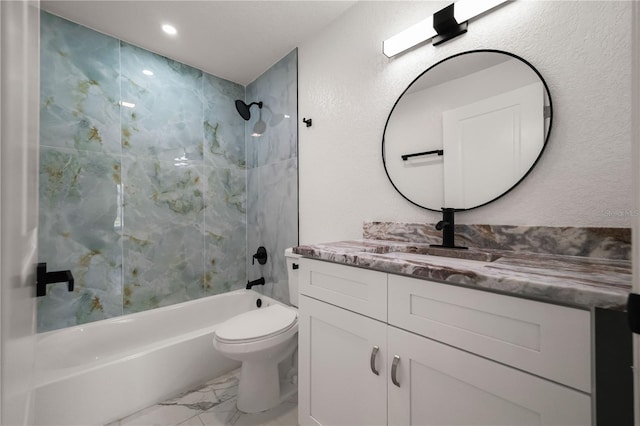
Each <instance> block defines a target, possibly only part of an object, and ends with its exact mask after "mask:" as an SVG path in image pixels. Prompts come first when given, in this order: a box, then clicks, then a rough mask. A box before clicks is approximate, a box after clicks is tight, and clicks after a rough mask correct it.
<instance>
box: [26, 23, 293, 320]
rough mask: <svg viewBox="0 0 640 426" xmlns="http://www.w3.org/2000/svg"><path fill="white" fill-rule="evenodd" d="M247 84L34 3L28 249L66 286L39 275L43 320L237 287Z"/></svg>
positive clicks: (89, 316) (90, 316) (242, 251)
mask: <svg viewBox="0 0 640 426" xmlns="http://www.w3.org/2000/svg"><path fill="white" fill-rule="evenodd" d="M143 70H150V71H152V72H153V75H152V76H149V75H146V74H143V72H142V71H143ZM244 97H245V89H244V87H242V86H240V85H238V84H235V83H232V82H230V81H227V80H222V79H220V78H218V77H215V76H212V75H208V74H206V73H204V72H202V71H200V70H198V69H195V68H192V67H189V66H187V65H184V64H181V63H179V62H176V61H173V60H170V59H167V58H165V57H162V56H159V55H156V54H154V53H151V52H149V51H146V50H144V49H140V48H138V47H135V46H132V45H129V44H127V43H124V42H122V41H119V40H117V39H115V38H112V37H109V36H106V35H104V34H101V33H98V32H95V31H93V30H90V29H88V28H85V27H82V26H80V25H77V24H74V23H71V22H69V21H66V20H64V19H61V18H58V17H56V16H53V15H51V14H48V13H46V12H42V17H41V109H40V113H41V118H40V123H41V124H40V130H41V135H40V141H41V142H40V143H41V158H40V163H41V164H40V226H39V254H38V257H39V261H40V262H47V264H48V269H49V270H59V269H71V271H72V272H73V274H74V277H75V290H74V291H73V292H67V291H66V285H65V284H55V285H51V286H49V289H48V292H47V296H45V297H42V298H40V299H39V300H38V331H39V332H42V331H47V330H52V329H57V328H62V327H68V326H72V325H76V324H82V323H86V322H89V321H95V320H100V319H105V318H110V317H114V316H118V315H122V314H127V313H132V312H138V311H143V310H146V309H152V308H156V307H160V306H165V305H169V304H173V303H178V302H183V301H186V300H191V299H195V298H198V297H202V296H207V295H211V294H217V293H222V292H226V291H230V290H235V289H238V288H241V287H243V286H244V283H245V282H246V266H245V257H246V250H247V249H246V204H247V198H246V193H247V192H246V173H247V170H246V160H245V159H246V153H245V135H244V128H245V123H244V120H242V118H241V117H240V116H239V115H238V114H237V112H236V111H235V108H234V105H233V102H234V100H235V99H243V98H244ZM121 101H123V102H128V103H131V104H135V107H133V108H128V107H124V106H121V105H120V102H121ZM296 230H297V227H296Z"/></svg>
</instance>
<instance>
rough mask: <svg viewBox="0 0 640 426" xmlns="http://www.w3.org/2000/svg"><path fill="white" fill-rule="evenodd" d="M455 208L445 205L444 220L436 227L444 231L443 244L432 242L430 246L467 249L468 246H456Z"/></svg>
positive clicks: (443, 209)
mask: <svg viewBox="0 0 640 426" xmlns="http://www.w3.org/2000/svg"><path fill="white" fill-rule="evenodd" d="M454 213H455V209H452V208H447V207H443V208H442V220H441V221H440V222H438V223H436V229H437V230H438V231H442V244H430V247H439V248H448V249H460V250H465V249H467V248H468V247H462V246H456V242H455V233H454V231H455V226H456V225H455V220H454Z"/></svg>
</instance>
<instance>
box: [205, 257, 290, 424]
mask: <svg viewBox="0 0 640 426" xmlns="http://www.w3.org/2000/svg"><path fill="white" fill-rule="evenodd" d="M299 257H300V256H299V255H296V254H293V253H292V252H291V249H287V250H286V251H285V259H286V262H287V271H288V274H287V275H288V284H289V300H290V302H291V303H292V304H295V305H297V301H298V280H297V272H298V270H297V266H294V263H295V260H296V259H297V258H299ZM213 346H214V347H215V348H216V349H217V350H218V351H219V352H220V353H221V354H223V355H224V356H226V357H228V358H231V359H234V360H236V361H240V362H242V367H241V368H240V382H239V384H238V401H237V407H238V410H240V411H243V412H245V413H258V412H260V411H265V410H268V409H270V408H273V407H275V406H276V405H278V404H280V402H282V401H283V400H284V399H286V398H288V397H289V396H290V395H291V394H293V393H295V391H296V386H295V385H293V383H288V385H289V386H281V382H280V371H279V368H278V365H279V364H280V363H281V362H283V361H285V360H287V359H289V358H290V357H291V356H292V355H293V353H294V351H295V350H296V348H297V346H298V310H297V309H296V308H295V307H292V306H286V305H284V304H279V303H273V304H270V305H268V306H262V307H261V308H258V309H254V310H252V311H249V312H245V313H243V314H240V315H237V316H235V317H233V318H231V319H229V320H227V321H225V322H223V323H222V324H220V326H218V328H217V329H216V331H215V333H214V338H213ZM294 364H295V365H297V363H294ZM293 382H294V383H295V380H294V381H293Z"/></svg>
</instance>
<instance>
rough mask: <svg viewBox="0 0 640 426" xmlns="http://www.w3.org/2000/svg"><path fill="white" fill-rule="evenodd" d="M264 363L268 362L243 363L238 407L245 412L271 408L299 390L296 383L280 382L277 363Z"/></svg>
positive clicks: (256, 411) (257, 411)
mask: <svg viewBox="0 0 640 426" xmlns="http://www.w3.org/2000/svg"><path fill="white" fill-rule="evenodd" d="M264 364H266V363H255V362H246V361H245V362H243V363H242V367H241V368H240V382H239V384H238V402H237V407H238V410H240V411H242V412H243V413H250V414H253V413H259V412H261V411H266V410H270V409H271V408H273V407H276V406H278V405H280V403H281V402H283V401H285V400H286V399H288V398H289V397H291V396H292V395H293V394H295V393H296V392H297V391H298V386H297V385H296V384H293V383H288V382H286V381H285V382H283V383H281V382H280V380H279V374H278V366H277V364H276V365H273V364H271V365H268V366H267V365H264ZM243 379H244V380H243Z"/></svg>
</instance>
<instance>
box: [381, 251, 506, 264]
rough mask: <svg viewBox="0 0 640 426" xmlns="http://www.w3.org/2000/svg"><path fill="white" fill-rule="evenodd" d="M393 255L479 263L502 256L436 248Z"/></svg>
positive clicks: (488, 252) (483, 252)
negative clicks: (438, 257)
mask: <svg viewBox="0 0 640 426" xmlns="http://www.w3.org/2000/svg"><path fill="white" fill-rule="evenodd" d="M390 254H393V255H394V257H401V255H411V254H418V255H425V254H426V255H429V256H442V257H448V258H453V259H465V260H478V261H481V262H493V261H495V260H497V259H500V258H501V257H502V254H499V253H495V252H490V251H482V250H474V249H469V250H458V249H447V248H436V247H412V248H411V250H410V251H406V252H396V253H390Z"/></svg>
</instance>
